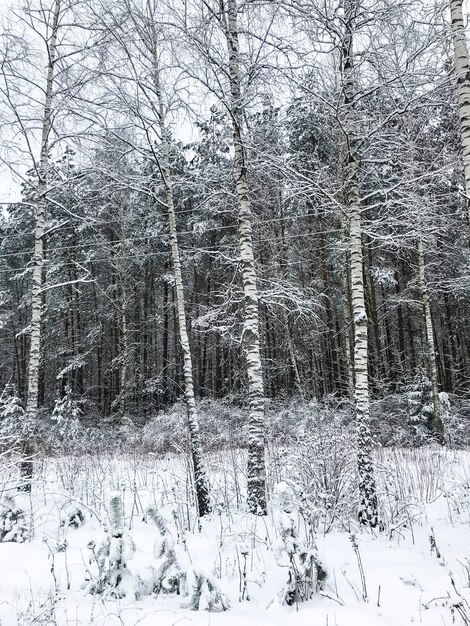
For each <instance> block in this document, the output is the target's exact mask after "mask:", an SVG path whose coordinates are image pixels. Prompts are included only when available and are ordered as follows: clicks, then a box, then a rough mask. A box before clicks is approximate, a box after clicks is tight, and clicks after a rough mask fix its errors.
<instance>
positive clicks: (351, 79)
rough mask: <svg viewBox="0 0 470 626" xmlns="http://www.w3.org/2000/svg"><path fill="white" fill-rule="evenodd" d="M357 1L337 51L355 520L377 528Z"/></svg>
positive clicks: (348, 6) (351, 0)
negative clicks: (347, 256)
mask: <svg viewBox="0 0 470 626" xmlns="http://www.w3.org/2000/svg"><path fill="white" fill-rule="evenodd" d="M356 11H357V2H356V0H345V2H344V14H345V20H344V24H345V32H344V36H343V41H342V47H341V69H342V83H343V84H342V89H343V103H342V107H341V111H342V120H341V121H342V124H343V129H344V133H345V143H346V149H345V167H344V173H345V192H344V198H345V201H346V207H347V212H348V217H349V251H350V277H351V303H352V313H353V328H354V395H355V404H356V428H357V455H358V474H359V497H360V505H359V520H360V522H361V523H362V524H366V525H368V526H376V525H377V524H378V510H377V493H376V485H375V477H374V470H373V465H372V438H371V434H370V425H369V374H368V337H367V331H368V329H367V314H366V305H365V296H364V276H363V272H364V259H363V252H362V224H361V205H360V196H359V173H360V161H359V155H358V151H357V149H358V136H357V121H356V115H355V106H354V101H355V95H356V94H355V87H356V81H355V71H356V70H355V67H354V51H353V38H354V37H353V35H354V28H355V17H356Z"/></svg>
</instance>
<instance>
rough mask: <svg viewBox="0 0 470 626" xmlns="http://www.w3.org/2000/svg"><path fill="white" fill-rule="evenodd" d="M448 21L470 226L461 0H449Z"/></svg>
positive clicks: (469, 100) (468, 106) (469, 99)
mask: <svg viewBox="0 0 470 626" xmlns="http://www.w3.org/2000/svg"><path fill="white" fill-rule="evenodd" d="M450 19H451V25H452V40H453V43H454V67H455V74H456V77H457V95H458V110H459V118H460V143H461V146H462V157H463V168H464V179H465V197H466V206H467V217H468V221H469V226H470V62H469V57H468V46H467V38H466V35H465V24H464V18H463V11H462V0H450Z"/></svg>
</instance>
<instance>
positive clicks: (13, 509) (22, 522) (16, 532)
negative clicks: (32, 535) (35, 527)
mask: <svg viewBox="0 0 470 626" xmlns="http://www.w3.org/2000/svg"><path fill="white" fill-rule="evenodd" d="M28 539H29V529H28V525H27V523H26V516H25V512H24V511H23V509H22V508H20V507H19V506H17V504H16V502H15V499H14V498H13V497H12V496H10V495H6V496H5V497H4V498H3V500H2V502H0V541H2V542H7V541H13V542H16V543H23V542H24V541H27V540H28Z"/></svg>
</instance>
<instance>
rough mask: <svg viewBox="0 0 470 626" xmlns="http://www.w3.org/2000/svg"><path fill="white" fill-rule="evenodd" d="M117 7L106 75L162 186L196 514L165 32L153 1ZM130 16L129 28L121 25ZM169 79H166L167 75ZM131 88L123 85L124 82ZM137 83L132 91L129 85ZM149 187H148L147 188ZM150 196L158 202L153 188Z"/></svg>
mask: <svg viewBox="0 0 470 626" xmlns="http://www.w3.org/2000/svg"><path fill="white" fill-rule="evenodd" d="M117 8H118V12H117V13H116V15H114V16H113V14H112V13H111V12H103V14H102V19H103V20H104V24H106V28H107V29H108V30H109V32H110V33H112V35H113V37H114V39H115V43H116V46H117V50H118V51H119V54H120V55H122V58H123V59H124V63H125V68H126V70H127V72H128V73H124V74H123V73H122V70H121V69H118V70H117V69H116V68H114V67H111V68H110V69H109V74H108V78H109V79H110V85H111V90H112V91H113V90H114V94H115V96H116V98H117V101H118V103H120V106H121V105H123V106H124V107H125V108H127V109H128V110H129V111H130V112H131V114H132V115H133V122H134V123H135V124H136V128H137V129H138V134H137V137H141V138H142V140H143V141H142V142H138V140H137V139H136V140H132V141H130V142H129V147H130V148H131V149H133V150H136V151H137V152H138V153H139V152H140V153H141V154H142V155H145V157H146V158H148V159H149V160H150V161H151V162H152V163H153V166H154V169H155V170H156V172H157V173H158V176H159V178H160V180H161V184H162V187H163V197H164V200H163V207H164V209H165V211H166V213H167V218H168V227H169V236H170V251H171V262H172V270H173V276H174V289H175V306H176V315H177V320H178V334H179V340H180V344H181V349H182V353H183V379H184V396H185V402H186V408H187V415H188V428H189V435H190V449H191V459H192V464H193V470H194V481H195V492H196V498H197V504H198V511H199V515H200V516H204V515H207V514H208V513H209V512H210V510H211V505H210V496H209V485H208V480H207V474H206V469H205V463H204V457H203V451H202V444H201V438H200V431H199V420H198V413H197V407H196V398H195V394H194V376H193V363H192V353H191V346H190V342H189V336H188V328H187V320H186V304H185V295H184V284H183V273H182V266H181V258H180V251H179V244H178V232H177V222H176V207H175V199H174V189H173V187H174V185H173V177H172V171H171V162H170V133H169V130H168V127H167V110H168V100H166V98H168V94H167V93H165V92H164V88H163V85H162V72H163V70H162V67H161V65H162V62H161V58H162V56H164V55H165V53H166V52H167V50H165V49H164V45H163V42H164V34H163V33H162V32H161V29H159V21H160V17H159V13H158V10H157V4H156V3H155V2H152V1H149V2H146V3H145V6H144V7H141V6H139V4H138V3H131V2H129V1H128V0H126V1H125V2H123V4H122V5H121V6H118V7H117ZM126 19H127V20H129V24H130V25H131V28H130V29H127V28H126V26H125V20H126ZM170 80H171V79H170ZM129 86H130V87H131V89H128V87H129ZM134 89H136V91H137V96H135V95H134V93H133V90H134ZM149 191H150V193H152V190H151V189H150V190H149ZM154 199H155V200H156V202H157V203H160V200H159V197H158V190H156V193H154Z"/></svg>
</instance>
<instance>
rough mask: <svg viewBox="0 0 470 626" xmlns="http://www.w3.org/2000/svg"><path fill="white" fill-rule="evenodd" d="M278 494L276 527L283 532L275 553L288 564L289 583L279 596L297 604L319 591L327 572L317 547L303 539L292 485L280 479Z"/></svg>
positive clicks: (281, 563)
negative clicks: (307, 543)
mask: <svg viewBox="0 0 470 626" xmlns="http://www.w3.org/2000/svg"><path fill="white" fill-rule="evenodd" d="M275 495H276V497H277V500H278V502H279V512H278V516H277V528H278V532H279V536H280V544H279V545H278V547H277V551H276V556H277V559H278V563H279V564H280V565H281V566H285V567H288V574H287V584H286V586H285V587H284V589H283V590H282V591H281V593H280V595H279V597H280V600H281V602H282V603H283V604H288V605H289V606H290V605H293V604H296V605H298V604H299V602H306V601H307V600H310V599H311V598H312V596H313V595H314V594H315V593H316V592H317V591H318V589H319V588H320V587H321V585H322V584H323V581H324V580H325V578H326V572H325V570H324V568H323V566H322V565H321V563H320V561H319V559H318V557H317V552H316V549H315V547H314V546H306V545H305V544H304V543H303V542H302V541H301V540H300V537H299V530H298V524H297V521H296V514H295V504H294V493H293V491H292V489H291V487H290V486H289V485H288V484H287V483H285V482H281V483H278V484H277V485H276V489H275Z"/></svg>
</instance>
